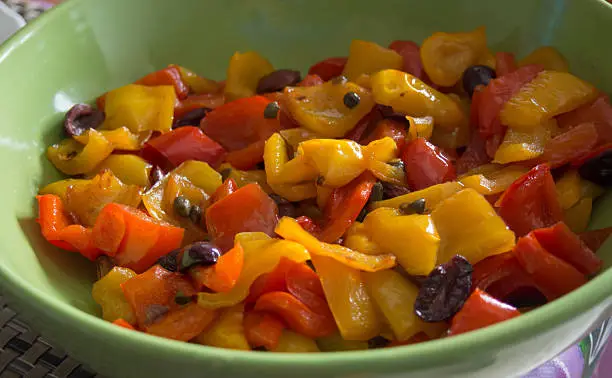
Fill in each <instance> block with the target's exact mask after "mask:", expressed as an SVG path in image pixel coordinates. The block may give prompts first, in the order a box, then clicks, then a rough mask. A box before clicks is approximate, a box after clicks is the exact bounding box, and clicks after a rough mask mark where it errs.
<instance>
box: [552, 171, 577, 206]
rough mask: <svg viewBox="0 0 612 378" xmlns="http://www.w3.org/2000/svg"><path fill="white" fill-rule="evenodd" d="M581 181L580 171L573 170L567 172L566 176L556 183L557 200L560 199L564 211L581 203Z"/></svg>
mask: <svg viewBox="0 0 612 378" xmlns="http://www.w3.org/2000/svg"><path fill="white" fill-rule="evenodd" d="M581 181H582V180H581V178H580V175H579V174H578V171H577V170H575V169H572V170H569V171H567V172H565V174H564V175H563V176H562V177H561V178H560V179H559V180H557V182H555V188H556V190H557V198H559V204H560V205H561V208H562V209H563V210H567V209H569V208H570V207H572V206H574V205H575V204H577V203H578V201H580V198H581V197H582V193H581V191H582V185H581Z"/></svg>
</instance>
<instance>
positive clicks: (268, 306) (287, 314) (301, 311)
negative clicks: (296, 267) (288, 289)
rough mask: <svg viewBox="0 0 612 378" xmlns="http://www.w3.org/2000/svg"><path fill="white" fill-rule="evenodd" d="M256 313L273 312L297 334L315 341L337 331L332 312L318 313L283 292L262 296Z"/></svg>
mask: <svg viewBox="0 0 612 378" xmlns="http://www.w3.org/2000/svg"><path fill="white" fill-rule="evenodd" d="M255 311H266V312H271V313H273V314H275V315H277V316H278V317H280V318H281V319H282V320H283V321H284V322H285V323H287V325H289V328H291V329H292V330H294V331H295V332H297V333H299V334H302V335H304V336H306V337H311V338H313V339H315V338H319V337H325V336H329V335H331V334H332V333H334V332H335V331H336V329H337V328H336V322H335V321H334V317H333V316H331V312H330V314H319V313H316V312H315V311H314V310H313V309H310V308H309V307H308V306H306V305H305V304H304V303H302V302H301V301H300V300H299V299H297V298H296V297H294V296H293V295H291V294H289V293H285V292H281V291H275V292H272V293H267V294H264V295H262V296H261V297H260V298H259V299H258V300H257V303H256V304H255Z"/></svg>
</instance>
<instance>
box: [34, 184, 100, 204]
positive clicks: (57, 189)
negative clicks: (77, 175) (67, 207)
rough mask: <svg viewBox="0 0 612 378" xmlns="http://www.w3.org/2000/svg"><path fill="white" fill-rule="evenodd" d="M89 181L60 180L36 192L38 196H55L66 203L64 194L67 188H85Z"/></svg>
mask: <svg viewBox="0 0 612 378" xmlns="http://www.w3.org/2000/svg"><path fill="white" fill-rule="evenodd" d="M89 183H90V180H83V179H66V180H60V181H56V182H52V183H51V184H49V185H47V186H45V187H44V188H42V189H40V190H39V191H38V194H41V195H44V194H55V195H56V196H58V197H60V198H61V199H62V202H63V203H66V192H67V191H68V188H70V187H72V186H81V187H83V186H87V185H89Z"/></svg>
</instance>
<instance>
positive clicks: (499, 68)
mask: <svg viewBox="0 0 612 378" xmlns="http://www.w3.org/2000/svg"><path fill="white" fill-rule="evenodd" d="M514 71H516V59H515V58H514V54H512V53H509V52H498V53H495V73H496V74H497V76H503V75H506V74H509V73H510V72H514Z"/></svg>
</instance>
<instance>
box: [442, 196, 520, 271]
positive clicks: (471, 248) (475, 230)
mask: <svg viewBox="0 0 612 378" xmlns="http://www.w3.org/2000/svg"><path fill="white" fill-rule="evenodd" d="M431 216H432V218H433V221H434V224H435V225H436V228H437V229H438V233H439V234H440V240H441V243H440V250H439V253H438V263H439V264H442V263H445V262H447V261H449V260H450V259H451V258H452V257H453V256H454V255H456V254H460V255H462V256H464V257H465V258H466V259H468V261H469V262H470V263H472V264H476V263H477V262H479V261H480V260H482V259H484V258H485V257H488V256H492V255H497V254H500V253H504V252H508V251H510V250H511V249H512V248H513V247H514V244H515V236H514V232H512V231H511V230H509V229H508V227H507V226H506V224H505V223H504V221H503V220H502V219H501V217H499V216H498V215H497V213H496V212H495V210H494V209H493V207H492V206H491V205H490V204H489V202H487V200H486V199H485V198H484V197H483V196H482V195H480V194H478V192H476V191H475V190H473V189H464V190H462V191H460V192H458V193H456V194H455V195H453V196H452V197H449V198H447V199H445V200H444V201H442V202H440V203H439V204H438V206H437V207H436V208H435V209H434V211H433V212H432V213H431ZM458 220H460V221H458Z"/></svg>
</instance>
